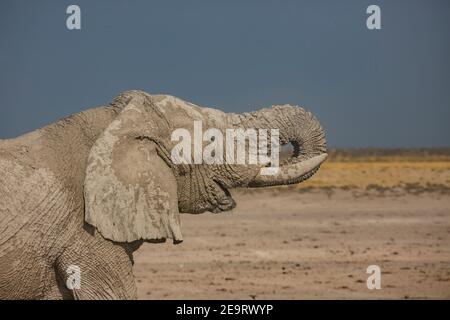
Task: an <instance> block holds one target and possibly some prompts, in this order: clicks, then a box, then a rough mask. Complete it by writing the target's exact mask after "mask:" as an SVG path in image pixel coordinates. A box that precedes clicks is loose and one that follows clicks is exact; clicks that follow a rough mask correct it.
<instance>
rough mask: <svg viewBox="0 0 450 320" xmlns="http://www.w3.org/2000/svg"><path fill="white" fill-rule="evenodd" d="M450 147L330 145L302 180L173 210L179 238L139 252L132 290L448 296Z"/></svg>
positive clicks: (195, 294) (236, 295)
mask: <svg viewBox="0 0 450 320" xmlns="http://www.w3.org/2000/svg"><path fill="white" fill-rule="evenodd" d="M448 153H449V152H448V150H444V151H443V152H442V151H439V152H435V151H432V152H431V154H430V152H429V151H425V152H423V151H416V152H412V153H411V152H387V153H386V152H378V151H377V152H375V154H373V152H372V153H371V152H367V151H365V152H353V151H351V152H347V153H346V152H338V151H336V152H335V153H333V152H331V156H330V160H329V161H327V162H326V163H325V164H324V165H323V166H322V168H321V169H320V171H319V173H318V174H316V175H315V176H314V177H313V178H311V179H310V180H309V181H307V182H304V183H302V184H299V185H294V186H289V187H278V188H269V189H238V190H232V194H233V196H234V198H235V200H236V201H237V204H238V206H237V208H236V209H234V210H233V211H231V212H227V213H221V214H212V213H205V214H201V215H186V214H185V215H182V223H183V227H182V228H183V235H184V239H185V241H184V242H183V243H182V244H179V245H172V244H171V243H169V242H168V243H164V244H145V245H143V246H142V247H141V248H140V249H139V250H138V252H137V253H136V254H135V267H134V269H135V274H136V277H137V286H138V296H139V298H140V299H317V298H320V299H379V298H388V299H391V298H393V299H430V298H436V299H449V298H450V159H449V156H448ZM373 264H375V265H378V266H380V268H381V274H382V278H381V279H382V280H381V289H380V290H369V289H367V286H366V280H367V277H368V274H366V268H367V267H368V266H369V265H373Z"/></svg>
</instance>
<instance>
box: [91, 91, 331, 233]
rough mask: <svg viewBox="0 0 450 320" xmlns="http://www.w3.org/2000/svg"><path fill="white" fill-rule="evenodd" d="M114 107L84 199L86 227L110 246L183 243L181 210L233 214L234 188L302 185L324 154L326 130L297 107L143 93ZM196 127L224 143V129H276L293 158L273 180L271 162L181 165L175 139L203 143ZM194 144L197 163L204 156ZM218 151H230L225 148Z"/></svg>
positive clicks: (133, 94) (95, 148)
mask: <svg viewBox="0 0 450 320" xmlns="http://www.w3.org/2000/svg"><path fill="white" fill-rule="evenodd" d="M109 107H110V108H114V109H115V110H117V112H118V116H117V117H116V118H115V120H114V121H113V122H112V123H110V124H109V126H108V127H107V128H106V129H105V131H104V132H103V133H102V134H101V135H100V136H99V137H98V138H97V140H96V142H95V143H94V145H93V147H92V149H91V151H90V154H89V157H88V163H87V169H86V176H85V185H84V193H85V219H86V221H87V222H88V223H90V224H92V225H94V226H95V227H96V228H97V229H98V230H99V231H100V233H101V234H102V235H103V236H104V237H105V238H108V239H110V240H113V241H118V242H132V241H135V240H140V239H142V240H146V241H158V240H164V239H166V238H171V239H173V240H174V242H179V241H181V240H182V237H181V231H180V219H179V212H185V213H201V212H205V211H212V212H221V211H226V210H230V209H232V208H234V207H235V202H234V200H233V199H232V197H231V195H230V193H229V191H228V189H229V188H234V187H266V186H275V185H287V184H293V183H298V182H301V181H303V180H305V179H308V178H309V177H311V176H312V175H313V174H314V173H315V172H316V171H317V170H318V168H319V166H320V164H321V163H322V162H323V161H324V160H325V159H326V156H327V155H326V145H325V134H324V131H323V129H322V128H321V126H320V124H319V122H318V121H317V119H316V118H315V117H314V116H313V115H312V114H311V113H309V112H306V111H305V110H303V109H302V108H299V107H293V106H290V105H284V106H274V107H271V108H266V109H262V110H260V111H256V112H251V113H243V114H227V113H224V112H222V111H219V110H215V109H210V108H201V107H199V106H196V105H193V104H191V103H188V102H185V101H183V100H180V99H178V98H175V97H171V96H165V95H155V96H150V95H148V94H146V93H144V92H141V91H129V92H125V93H123V94H121V95H120V96H118V97H117V98H116V99H115V100H114V102H113V103H112V104H111V106H109ZM196 121H197V123H198V122H201V123H202V129H203V131H206V130H207V129H210V128H214V130H216V132H219V133H222V134H223V136H224V137H225V136H226V130H227V129H243V130H247V129H255V130H256V132H258V133H259V132H260V131H258V129H279V140H280V143H281V144H282V145H283V144H288V143H291V144H292V146H293V154H292V156H291V157H290V158H289V159H286V160H284V161H283V162H282V163H281V164H280V167H279V169H278V170H277V171H276V172H275V173H274V174H272V175H264V174H262V170H264V169H265V168H266V166H267V164H235V163H232V164H230V163H227V161H226V155H224V156H223V158H224V161H223V163H217V162H213V163H209V164H207V163H201V164H199V163H196V164H195V163H186V161H184V162H181V163H180V162H177V161H175V160H174V157H173V155H174V153H173V150H174V147H176V146H177V144H178V143H179V142H178V141H172V140H173V136H172V133H173V132H174V131H175V130H176V129H179V128H184V129H185V130H186V131H187V132H190V133H192V136H193V139H192V140H195V139H199V138H198V137H195V134H198V132H196V128H195V122H196ZM200 134H202V133H200ZM204 140H207V141H204ZM212 141H214V140H212ZM191 142H192V143H193V144H194V147H193V148H192V159H193V161H194V160H195V159H198V156H199V154H198V152H199V151H198V149H197V148H196V147H195V142H194V141H189V144H191ZM197 142H198V140H197ZM226 143H228V141H226ZM200 144H201V145H202V147H205V146H207V145H211V144H212V142H211V140H209V137H206V136H200ZM215 146H216V147H218V148H219V150H224V153H225V152H226V146H224V145H219V146H217V144H216V145H215ZM201 150H203V148H202V149H201ZM206 150H207V148H205V150H204V152H206ZM215 150H218V149H217V148H216V149H215ZM247 150H248V148H247ZM200 152H202V151H200ZM202 155H203V154H201V155H200V157H201V156H202ZM213 155H214V154H213ZM189 156H191V155H189Z"/></svg>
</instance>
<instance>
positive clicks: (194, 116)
mask: <svg viewBox="0 0 450 320" xmlns="http://www.w3.org/2000/svg"><path fill="white" fill-rule="evenodd" d="M152 99H153V102H154V103H155V104H156V105H157V106H158V108H159V109H160V111H161V112H162V113H163V114H166V115H168V114H170V116H171V118H172V119H173V117H176V116H177V115H179V116H180V117H183V119H182V120H183V121H185V120H186V119H189V120H191V121H193V120H199V121H204V122H207V123H209V124H211V125H213V126H216V127H221V126H222V125H223V124H224V120H225V118H226V115H225V113H224V112H223V111H221V110H217V109H212V108H205V107H200V106H198V105H196V104H193V103H191V102H188V101H184V100H182V99H180V98H177V97H174V96H170V95H154V96H152ZM180 120H181V119H180Z"/></svg>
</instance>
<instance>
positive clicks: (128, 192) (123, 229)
mask: <svg viewBox="0 0 450 320" xmlns="http://www.w3.org/2000/svg"><path fill="white" fill-rule="evenodd" d="M141 102H142V101H139V100H138V99H131V101H130V102H128V104H127V105H126V106H125V107H124V108H123V110H122V112H121V113H120V114H119V115H118V116H117V117H116V119H115V120H114V121H113V122H111V124H110V125H109V126H108V127H107V128H106V129H105V131H104V132H103V133H102V134H101V135H100V136H99V137H98V139H97V141H96V142H95V144H94V145H93V147H92V149H91V151H90V154H89V157H88V161H87V168H86V177H85V181H84V197H85V221H86V222H87V223H89V224H91V225H93V226H95V227H96V228H97V230H98V231H99V232H100V233H101V234H102V235H103V237H105V238H107V239H110V240H113V241H117V242H132V241H135V240H139V239H143V240H148V241H163V240H165V239H166V238H171V239H173V241H174V242H175V243H177V242H180V241H182V236H181V231H180V218H179V213H178V200H177V183H176V180H175V176H174V174H173V172H172V170H171V169H170V168H169V167H168V165H167V164H166V162H165V161H164V160H163V159H162V158H161V157H160V156H159V155H158V152H157V148H158V147H157V145H156V143H155V142H153V141H152V139H151V138H150V137H147V136H146V135H145V132H147V131H148V129H146V128H148V126H151V124H150V123H149V119H148V115H149V112H150V111H149V110H147V108H149V107H148V105H147V106H146V105H144V104H143V103H141ZM146 130H147V131H146Z"/></svg>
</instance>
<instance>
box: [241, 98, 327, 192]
mask: <svg viewBox="0 0 450 320" xmlns="http://www.w3.org/2000/svg"><path fill="white" fill-rule="evenodd" d="M237 117H238V118H237V119H236V118H235V120H237V121H238V122H239V123H236V124H237V126H239V127H244V128H255V129H279V134H280V144H281V145H286V144H289V143H291V144H292V146H293V154H292V157H290V158H289V159H286V160H284V161H283V162H281V163H280V168H279V169H278V170H277V172H276V173H275V174H273V175H262V174H258V175H257V176H256V177H255V178H254V179H253V181H251V182H250V184H249V186H250V187H267V186H275V185H287V184H293V183H299V182H302V181H304V180H306V179H308V178H310V177H311V176H312V175H313V174H314V173H315V172H316V171H317V170H318V169H319V167H320V164H321V163H322V162H323V161H325V159H326V157H327V154H326V141H325V132H324V130H323V129H322V127H321V125H320V123H319V121H318V120H317V119H316V117H315V116H314V115H313V114H312V113H310V112H307V111H305V110H304V109H303V108H300V107H294V106H290V105H283V106H273V107H271V108H266V109H262V110H259V111H256V112H251V113H244V114H240V115H237Z"/></svg>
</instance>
